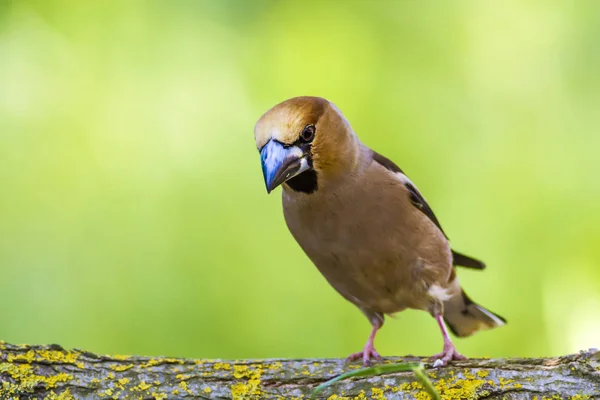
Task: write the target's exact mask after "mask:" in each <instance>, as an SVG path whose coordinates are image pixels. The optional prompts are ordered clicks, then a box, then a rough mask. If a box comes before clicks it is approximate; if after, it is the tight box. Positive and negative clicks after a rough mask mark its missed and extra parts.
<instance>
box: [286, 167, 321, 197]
mask: <svg viewBox="0 0 600 400" xmlns="http://www.w3.org/2000/svg"><path fill="white" fill-rule="evenodd" d="M285 184H286V185H288V186H289V187H290V189H292V190H293V191H295V192H301V193H306V194H310V193H313V192H315V191H316V190H317V189H318V188H319V185H318V183H317V171H315V170H314V169H309V170H307V171H304V172H303V173H301V174H300V175H296V176H295V177H293V178H292V179H289V180H288V181H286V182H285Z"/></svg>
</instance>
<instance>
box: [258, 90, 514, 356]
mask: <svg viewBox="0 0 600 400" xmlns="http://www.w3.org/2000/svg"><path fill="white" fill-rule="evenodd" d="M254 136H255V139H256V147H257V148H258V151H259V152H260V158H261V162H262V170H263V175H264V180H265V184H266V187H267V192H271V191H272V190H273V189H275V188H276V187H278V186H280V185H281V186H283V213H284V217H285V221H286V223H287V226H288V228H289V230H290V232H291V233H292V235H293V236H294V238H295V239H296V241H297V242H298V244H299V245H300V247H302V249H303V250H304V252H305V253H306V255H307V256H308V258H310V260H311V261H312V262H313V263H314V264H315V266H316V267H317V268H318V269H319V271H320V272H321V274H323V276H324V277H325V279H327V281H328V282H329V284H330V285H331V286H333V288H334V289H335V290H337V291H338V293H339V294H341V295H342V296H343V297H344V298H345V299H346V300H348V301H349V302H351V303H352V304H354V305H355V306H357V307H358V308H359V309H360V310H361V311H362V312H363V314H364V315H365V316H366V317H367V318H368V319H369V321H370V322H371V324H372V326H373V330H372V331H371V334H370V335H369V339H368V340H367V343H366V345H365V346H364V349H363V350H362V351H361V352H358V353H355V354H352V355H350V357H349V359H350V360H354V359H359V358H362V360H363V362H364V363H365V365H368V364H369V363H370V360H371V358H377V359H378V358H380V356H379V354H378V353H377V351H376V350H375V347H374V345H373V341H374V339H375V334H376V333H377V330H378V329H379V328H381V326H382V325H383V321H384V315H385V314H394V313H397V312H399V311H402V310H405V309H407V308H412V309H417V310H424V311H427V312H428V313H430V314H431V315H432V316H433V317H434V318H435V319H436V321H437V323H438V325H439V328H440V330H441V331H442V335H443V337H444V349H443V351H442V352H441V353H439V354H436V355H434V356H433V359H435V360H437V361H436V362H435V363H434V365H435V366H441V365H446V364H447V363H448V362H449V361H451V360H463V359H465V357H464V356H462V355H461V354H459V353H458V351H457V350H456V347H455V346H454V344H453V343H452V340H451V339H450V336H449V335H448V331H447V329H446V326H447V327H448V328H450V330H451V331H452V332H453V333H454V334H455V335H456V336H458V337H464V336H469V335H471V334H473V333H475V332H477V331H479V330H483V329H490V328H495V327H498V326H502V325H504V324H505V323H506V321H505V320H504V319H503V318H502V317H500V316H498V315H496V314H494V313H492V312H491V311H488V310H486V309H485V308H483V307H481V306H479V305H477V304H475V303H474V302H473V301H472V300H471V299H469V297H467V295H466V294H465V292H464V291H463V289H462V288H461V286H460V284H459V282H458V278H457V276H456V270H455V268H454V266H456V265H460V266H465V267H469V268H476V269H483V268H485V265H484V264H483V263H482V262H480V261H478V260H475V259H473V258H471V257H468V256H466V255H464V254H460V253H458V252H456V251H453V250H452V249H450V245H449V243H448V238H447V237H446V235H445V233H444V231H443V230H442V227H441V225H440V223H439V221H438V219H437V218H436V216H435V214H434V213H433V211H432V210H431V207H429V205H428V204H427V202H426V201H425V198H424V197H423V195H422V194H421V192H419V190H418V189H417V187H416V186H415V184H414V183H413V182H411V180H410V179H409V178H408V177H407V176H406V174H404V173H403V172H402V170H401V169H400V168H398V167H397V166H396V165H395V164H394V163H393V162H392V161H390V160H389V159H387V158H386V157H384V156H382V155H381V154H379V153H377V152H375V151H373V150H371V149H370V148H368V147H367V146H365V145H364V144H363V143H361V141H360V140H359V138H358V136H356V134H355V133H354V131H353V130H352V127H351V126H350V124H349V123H348V121H347V120H346V119H345V118H344V116H343V115H342V113H341V112H340V110H339V109H338V108H337V107H336V106H335V105H334V104H333V103H331V102H329V101H327V100H325V99H322V98H319V97H295V98H292V99H289V100H286V101H284V102H282V103H280V104H278V105H276V106H274V107H273V108H271V109H270V110H268V111H267V112H266V113H265V114H264V115H263V116H262V117H261V118H260V119H259V120H258V122H257V123H256V127H255V129H254Z"/></svg>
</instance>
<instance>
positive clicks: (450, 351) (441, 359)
mask: <svg viewBox="0 0 600 400" xmlns="http://www.w3.org/2000/svg"><path fill="white" fill-rule="evenodd" d="M435 320H436V321H437V323H438V325H439V326H440V329H441V330H442V335H444V351H442V352H441V353H438V354H435V355H433V356H432V357H431V358H432V359H434V360H436V362H435V363H433V366H434V367H441V366H445V365H447V364H448V362H450V361H452V360H466V359H467V357H465V356H463V355H461V354H460V353H459V352H458V351H457V350H456V347H454V343H452V339H450V335H448V331H447V330H446V324H445V323H444V318H443V317H442V316H441V315H436V316H435Z"/></svg>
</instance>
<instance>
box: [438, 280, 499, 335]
mask: <svg viewBox="0 0 600 400" xmlns="http://www.w3.org/2000/svg"><path fill="white" fill-rule="evenodd" d="M444 321H446V324H447V325H448V327H449V328H450V330H451V331H452V333H454V334H455V335H456V336H458V337H464V336H470V335H472V334H474V333H475V332H477V331H481V330H485V329H492V328H496V327H499V326H502V325H505V324H506V320H505V319H504V318H502V317H501V316H499V315H496V314H494V313H493V312H491V311H489V310H486V309H485V308H483V307H481V306H480V305H478V304H475V303H473V301H471V299H469V297H468V296H467V295H466V294H465V292H464V291H462V290H461V292H460V294H458V295H456V296H453V297H452V298H451V299H449V300H447V301H446V302H444Z"/></svg>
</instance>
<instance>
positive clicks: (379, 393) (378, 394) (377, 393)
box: [371, 388, 386, 400]
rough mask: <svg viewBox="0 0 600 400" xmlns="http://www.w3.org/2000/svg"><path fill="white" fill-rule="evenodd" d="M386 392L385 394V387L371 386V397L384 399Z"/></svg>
mask: <svg viewBox="0 0 600 400" xmlns="http://www.w3.org/2000/svg"><path fill="white" fill-rule="evenodd" d="M384 394H385V392H384V390H383V389H379V388H371V398H372V399H377V400H383V399H385V398H386V397H385V395H384Z"/></svg>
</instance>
